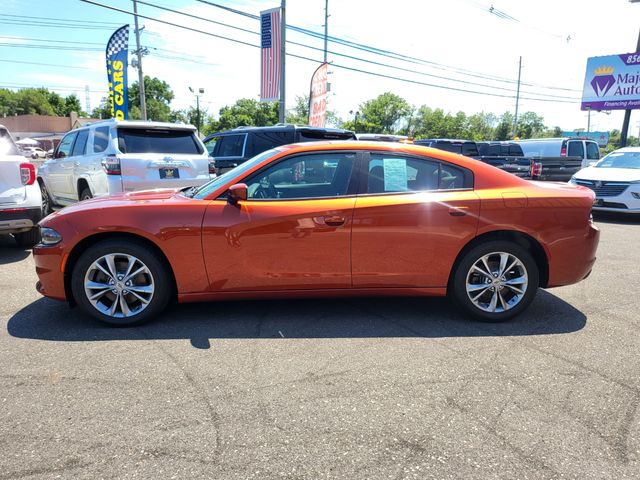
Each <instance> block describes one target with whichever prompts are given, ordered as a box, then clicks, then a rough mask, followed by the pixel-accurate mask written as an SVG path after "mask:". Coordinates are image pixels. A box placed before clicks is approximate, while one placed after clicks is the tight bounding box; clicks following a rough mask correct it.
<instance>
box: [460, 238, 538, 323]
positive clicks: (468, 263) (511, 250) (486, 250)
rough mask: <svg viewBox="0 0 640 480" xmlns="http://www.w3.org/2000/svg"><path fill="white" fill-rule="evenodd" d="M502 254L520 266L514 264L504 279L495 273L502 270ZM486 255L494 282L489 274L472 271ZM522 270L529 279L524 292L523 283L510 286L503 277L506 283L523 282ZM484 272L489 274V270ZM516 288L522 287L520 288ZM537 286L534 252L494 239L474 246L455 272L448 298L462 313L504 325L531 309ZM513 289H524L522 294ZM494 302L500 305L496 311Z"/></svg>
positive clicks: (536, 267)
mask: <svg viewBox="0 0 640 480" xmlns="http://www.w3.org/2000/svg"><path fill="white" fill-rule="evenodd" d="M500 253H506V254H508V255H510V256H512V257H507V258H508V259H509V260H508V261H507V263H508V264H511V263H512V258H515V259H517V260H518V261H519V262H520V263H519V264H515V266H514V267H513V268H512V269H510V270H508V269H506V270H507V271H506V272H505V274H504V276H503V277H496V275H495V273H498V272H499V270H500V265H499V263H498V262H499V260H500ZM487 255H489V257H487V258H486V260H487V262H488V264H489V267H490V269H489V270H490V271H489V272H487V273H490V274H492V276H491V277H489V278H491V279H489V278H487V277H488V276H487V275H484V274H481V273H479V272H478V271H477V270H476V269H474V270H473V271H472V267H473V266H474V265H475V264H476V263H477V262H481V261H482V260H481V259H482V258H483V257H485V256H487ZM481 265H484V264H481ZM508 266H509V265H507V267H508ZM523 269H524V273H525V274H526V278H527V282H526V287H524V289H523V288H521V287H522V285H525V284H524V283H513V284H512V285H511V286H508V285H505V284H504V283H502V280H503V278H504V280H503V281H504V282H505V283H506V282H517V281H520V280H519V279H522V278H525V276H523V275H522V273H523ZM483 270H485V271H486V268H484V269H483ZM467 279H469V285H470V292H467ZM487 282H488V283H487ZM493 282H496V283H493ZM485 285H486V287H485ZM494 285H495V286H494ZM517 285H520V286H519V287H517ZM538 286H539V270H538V265H537V264H536V262H535V260H534V259H533V256H532V255H531V253H530V252H529V251H527V250H526V249H525V248H523V247H521V246H520V245H518V244H516V243H513V242H509V241H502V240H494V241H488V242H486V243H482V244H480V245H478V246H476V247H473V248H472V249H471V250H469V251H468V252H466V253H465V254H464V256H463V257H462V258H461V260H460V261H459V262H458V264H457V266H456V268H455V271H454V273H453V276H452V282H451V285H450V286H449V296H450V297H452V299H453V301H454V302H455V303H456V304H457V305H458V306H459V307H460V308H462V310H464V311H465V312H466V313H468V314H470V315H471V316H473V317H475V318H476V319H478V320H482V321H485V322H503V321H505V320H508V319H510V318H512V317H514V316H516V315H518V314H519V313H520V312H522V311H523V310H525V309H526V308H527V307H528V306H529V304H530V303H531V301H532V300H533V298H534V297H535V295H536V292H537V290H538ZM513 287H516V288H517V289H518V290H521V291H522V292H523V294H522V295H520V294H518V293H516V291H515V290H514V289H513ZM472 289H473V290H472ZM471 290H472V291H471ZM476 292H479V293H476ZM471 295H473V296H474V298H475V299H476V302H474V301H473V300H472V299H471V297H470V296H471ZM475 295H478V297H475ZM493 301H496V304H493V305H497V307H494V308H493V311H491V309H492V302H493ZM505 306H507V308H506V309H505V308H504V307H505ZM487 310H488V311H487Z"/></svg>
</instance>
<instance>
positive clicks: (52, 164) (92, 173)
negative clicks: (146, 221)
mask: <svg viewBox="0 0 640 480" xmlns="http://www.w3.org/2000/svg"><path fill="white" fill-rule="evenodd" d="M208 158H209V157H208V154H207V150H206V149H205V147H204V145H203V144H202V142H201V141H200V139H199V138H198V137H197V135H196V129H195V127H194V126H192V125H178V124H173V123H160V122H145V121H130V120H106V121H104V122H97V123H94V124H91V125H88V126H85V127H83V128H79V129H77V130H73V131H71V132H69V133H67V134H66V135H65V136H64V137H63V138H62V140H61V141H60V144H59V145H58V147H57V148H56V149H55V151H54V153H53V158H52V159H50V160H48V161H46V162H45V163H44V164H43V165H42V167H41V168H40V169H39V170H38V182H39V184H40V188H41V191H42V205H43V210H44V211H45V213H49V212H50V211H51V206H52V205H62V206H64V205H69V204H72V203H74V202H77V201H79V200H86V199H88V198H91V197H95V196H100V195H109V194H114V193H122V192H131V191H137V190H149V189H154V188H182V187H190V186H194V185H196V186H197V185H202V184H203V183H205V182H208V181H209V178H210V175H209V160H208Z"/></svg>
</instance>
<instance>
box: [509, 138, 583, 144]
mask: <svg viewBox="0 0 640 480" xmlns="http://www.w3.org/2000/svg"><path fill="white" fill-rule="evenodd" d="M553 140H558V141H563V140H586V141H588V142H595V140H593V139H592V138H586V137H553V138H551V137H550V138H525V139H523V140H513V141H514V142H518V143H520V142H549V141H553Z"/></svg>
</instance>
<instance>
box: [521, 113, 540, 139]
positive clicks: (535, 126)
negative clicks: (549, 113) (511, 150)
mask: <svg viewBox="0 0 640 480" xmlns="http://www.w3.org/2000/svg"><path fill="white" fill-rule="evenodd" d="M545 130H546V129H545V126H544V118H542V117H541V116H540V115H538V114H537V113H535V112H525V113H523V114H522V115H521V116H520V117H518V124H517V125H516V131H515V136H516V137H519V138H536V137H542V136H543V135H544V132H545Z"/></svg>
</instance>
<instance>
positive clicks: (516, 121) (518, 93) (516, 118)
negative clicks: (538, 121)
mask: <svg viewBox="0 0 640 480" xmlns="http://www.w3.org/2000/svg"><path fill="white" fill-rule="evenodd" d="M521 73H522V57H520V61H519V62H518V87H517V89H516V114H515V115H514V116H513V135H512V137H515V136H516V129H517V128H518V104H519V103H520V74H521Z"/></svg>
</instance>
